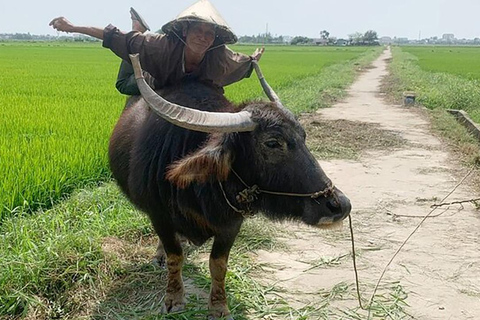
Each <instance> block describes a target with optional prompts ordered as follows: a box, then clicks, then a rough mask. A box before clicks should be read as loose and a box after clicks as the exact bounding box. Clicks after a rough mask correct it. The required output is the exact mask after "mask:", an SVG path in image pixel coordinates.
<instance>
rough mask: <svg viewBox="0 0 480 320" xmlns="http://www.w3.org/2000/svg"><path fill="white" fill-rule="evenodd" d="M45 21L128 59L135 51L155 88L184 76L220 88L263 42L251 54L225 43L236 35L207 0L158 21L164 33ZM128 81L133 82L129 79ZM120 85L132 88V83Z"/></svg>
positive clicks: (242, 70) (243, 73)
mask: <svg viewBox="0 0 480 320" xmlns="http://www.w3.org/2000/svg"><path fill="white" fill-rule="evenodd" d="M133 12H134V14H133V15H132V16H133V17H134V18H137V19H138V18H139V15H138V14H136V12H135V11H133ZM141 21H143V19H141ZM50 25H51V26H52V27H53V28H54V29H56V30H59V31H65V32H76V33H82V34H85V35H89V36H92V37H95V38H98V39H101V40H103V46H104V47H106V48H110V49H111V50H112V51H113V52H114V53H115V54H116V55H118V56H119V57H120V58H122V59H123V60H124V61H129V57H128V55H129V54H130V53H139V55H140V61H141V62H142V67H143V68H144V70H145V71H147V72H148V74H149V75H148V76H147V78H148V79H147V82H148V83H149V85H150V86H151V87H153V88H154V89H161V88H164V87H168V86H173V85H176V84H179V83H181V82H183V81H186V80H197V81H201V82H209V83H211V84H212V85H214V86H215V87H217V88H219V89H221V88H223V87H224V86H227V85H229V84H232V83H234V82H237V81H240V80H242V79H243V78H247V77H249V76H250V74H251V72H252V61H253V60H256V61H258V60H260V58H261V56H262V54H263V48H262V49H257V50H255V52H254V53H253V54H252V55H251V56H248V55H245V54H242V53H238V52H234V51H232V50H231V49H230V48H228V47H227V44H233V43H235V42H237V37H236V36H235V34H234V33H233V32H232V30H231V29H230V27H229V26H228V25H227V23H226V22H225V20H224V19H223V18H222V17H221V15H220V14H219V13H218V11H217V10H216V9H215V8H214V7H213V5H212V4H211V3H210V2H209V1H208V0H200V1H198V2H196V3H195V4H193V5H192V6H190V7H189V8H187V9H186V10H184V11H183V12H182V13H180V14H179V15H178V16H177V18H176V19H174V20H172V21H170V22H168V23H166V24H165V25H164V26H163V27H162V31H163V32H164V33H165V34H145V33H142V32H141V31H136V30H133V31H131V32H128V33H124V32H122V31H120V30H119V29H118V28H116V27H114V26H113V25H108V26H107V27H105V28H104V29H101V28H97V27H87V26H77V25H74V24H72V23H71V22H70V21H68V20H67V19H66V18H64V17H58V18H55V19H53V20H52V21H51V22H50ZM127 76H128V75H127ZM131 83H132V84H133V86H135V83H134V82H133V81H131ZM134 89H135V88H134ZM121 90H123V93H127V94H131V93H132V87H131V86H130V87H128V86H127V88H126V89H121ZM133 92H134V93H135V92H136V91H135V90H133Z"/></svg>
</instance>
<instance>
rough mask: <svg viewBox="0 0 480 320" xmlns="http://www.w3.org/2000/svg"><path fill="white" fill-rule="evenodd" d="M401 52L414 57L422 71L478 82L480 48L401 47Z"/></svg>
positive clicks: (479, 77) (479, 78) (479, 76)
mask: <svg viewBox="0 0 480 320" xmlns="http://www.w3.org/2000/svg"><path fill="white" fill-rule="evenodd" d="M402 51H404V52H408V53H411V54H413V55H414V56H416V57H417V58H418V61H417V63H418V65H419V66H420V67H421V68H422V70H425V71H429V72H445V73H449V74H453V75H457V76H461V77H464V78H467V79H476V80H480V47H452V46H450V47H433V46H426V47H402Z"/></svg>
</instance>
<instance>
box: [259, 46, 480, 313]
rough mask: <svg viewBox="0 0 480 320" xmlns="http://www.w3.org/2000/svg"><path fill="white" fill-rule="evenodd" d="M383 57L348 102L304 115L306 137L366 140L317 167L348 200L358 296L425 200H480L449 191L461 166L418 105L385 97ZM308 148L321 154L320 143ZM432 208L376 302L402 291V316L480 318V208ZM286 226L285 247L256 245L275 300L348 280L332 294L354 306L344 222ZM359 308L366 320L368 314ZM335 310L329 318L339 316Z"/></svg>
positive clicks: (306, 296) (303, 296) (294, 300)
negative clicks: (334, 226) (337, 227)
mask: <svg viewBox="0 0 480 320" xmlns="http://www.w3.org/2000/svg"><path fill="white" fill-rule="evenodd" d="M388 59H391V54H390V52H389V51H385V52H384V53H383V54H382V56H381V57H380V58H379V59H378V60H376V61H375V62H374V63H373V67H372V68H370V69H368V70H366V72H365V73H363V74H362V75H361V76H360V77H359V79H358V80H357V81H356V82H355V83H354V84H353V85H352V87H351V88H350V89H349V96H348V98H347V99H346V100H345V101H343V102H341V103H338V104H336V105H335V106H333V107H332V108H328V109H321V110H319V111H318V112H317V114H315V115H313V116H312V115H309V118H308V120H306V119H304V120H303V121H304V123H305V124H306V126H307V131H308V133H309V134H310V135H311V136H312V135H313V136H314V135H322V134H324V135H332V134H334V133H335V134H337V135H340V136H341V139H340V138H339V139H336V140H335V141H336V143H335V144H336V145H337V146H342V145H344V144H345V143H347V144H349V145H350V146H351V148H350V149H352V148H353V149H355V146H356V145H358V144H359V141H360V142H362V143H363V146H364V148H363V150H359V151H358V153H355V154H354V155H352V156H350V157H347V158H348V159H347V160H345V159H342V160H338V159H333V160H332V159H323V160H320V164H321V165H322V167H323V168H324V170H325V172H326V173H327V175H329V177H330V178H331V179H332V180H333V181H334V183H335V184H336V185H337V187H339V188H340V189H342V190H343V191H344V192H345V193H346V194H347V196H349V198H350V199H351V202H352V206H353V210H352V213H351V216H352V219H353V227H354V232H355V240H356V241H355V243H356V247H357V263H358V271H359V277H360V284H361V285H360V287H361V291H362V295H363V298H364V299H365V302H366V301H367V300H368V299H370V298H371V295H372V293H373V289H374V287H375V284H376V283H377V281H378V279H379V277H380V274H381V273H382V271H383V270H384V269H385V267H386V265H387V263H388V261H389V260H390V259H391V258H392V256H393V255H394V254H395V252H396V251H397V250H398V248H399V247H400V246H401V245H402V243H403V242H404V240H405V239H406V238H407V237H408V236H409V235H410V234H411V233H412V231H413V230H414V229H415V228H416V226H417V225H418V224H419V223H420V221H421V220H422V218H421V217H423V216H425V215H427V214H429V213H430V212H431V211H432V208H431V205H432V204H435V203H440V201H441V200H442V199H444V198H445V197H446V196H447V195H448V194H449V193H450V192H452V191H453V190H455V191H454V192H453V193H452V194H451V195H450V196H449V197H448V198H447V199H446V200H445V201H446V202H451V201H456V200H466V199H472V198H477V197H478V194H477V192H476V191H475V190H474V189H473V187H472V186H471V185H469V183H468V179H469V178H467V179H466V180H465V182H464V183H462V184H461V185H459V186H458V188H456V189H455V187H456V186H457V185H458V184H459V182H460V180H461V179H462V177H463V176H464V175H465V174H466V173H467V172H468V168H465V167H462V164H461V163H460V161H459V158H458V157H457V156H456V155H455V154H452V153H450V152H449V151H448V149H447V148H446V147H445V146H444V145H443V143H442V141H441V139H439V138H438V137H436V136H435V135H434V134H433V133H432V132H431V128H430V124H429V120H428V117H426V116H425V115H424V114H423V113H422V112H421V111H419V110H418V108H416V107H405V106H402V105H394V104H392V103H391V102H389V101H387V100H386V99H385V94H384V93H382V92H381V81H382V78H383V77H385V76H386V75H387V63H388ZM349 128H350V129H349ZM352 128H353V130H352ZM375 130H376V131H375ZM342 131H343V132H344V134H343V135H342V133H341V132H342ZM322 132H323V133H322ZM365 145H367V148H366V149H365ZM382 146H383V147H382ZM313 149H314V152H316V154H318V155H320V156H321V154H322V152H321V151H322V146H318V145H317V146H314V147H313ZM360 149H361V148H360ZM340 152H341V150H340ZM438 214H441V215H440V216H437V217H433V218H428V219H426V221H425V222H424V223H423V224H422V226H421V227H420V228H419V229H418V231H416V232H415V233H414V235H413V236H412V237H411V238H410V240H409V241H408V242H407V243H406V245H405V246H404V247H403V249H402V250H401V251H400V253H399V254H398V256H396V258H395V259H394V260H393V262H392V264H391V265H390V266H389V267H388V268H387V270H386V273H385V276H384V278H383V280H382V282H381V283H380V287H379V290H378V294H379V297H376V299H380V297H381V294H382V293H385V294H386V295H387V296H388V297H387V298H388V299H391V300H395V299H396V298H398V297H397V296H396V294H398V295H404V298H399V300H398V301H399V302H398V303H399V304H400V303H402V304H403V302H405V303H406V304H407V305H404V306H403V308H404V310H405V313H404V314H405V316H404V317H401V318H413V319H425V320H427V319H428V320H433V319H456V320H460V319H480V213H479V212H478V211H477V209H476V208H475V206H474V205H472V204H471V203H466V204H463V205H450V206H443V207H439V208H438V209H436V210H435V212H433V215H438ZM419 217H420V218H419ZM285 227H286V228H288V229H289V230H295V234H296V237H295V238H291V237H288V236H286V238H284V239H283V240H284V242H285V243H287V244H288V246H289V249H288V250H287V252H278V251H277V252H268V251H260V252H259V253H258V255H257V256H256V259H257V261H258V263H262V264H264V265H265V267H264V268H265V270H266V271H268V272H266V274H267V276H265V274H264V275H263V277H264V278H263V279H261V281H262V282H266V283H271V284H275V286H277V287H278V286H280V287H282V288H284V289H285V290H284V291H283V293H284V294H282V297H283V298H285V299H287V300H288V302H289V304H291V305H294V306H298V307H302V306H305V305H311V304H312V302H313V301H317V300H318V297H319V296H322V295H323V296H325V295H331V294H332V292H334V291H335V290H336V289H335V288H337V289H338V286H339V285H341V284H345V285H346V286H347V287H348V288H349V289H348V290H347V291H345V292H346V294H348V295H349V298H348V299H338V300H339V301H338V302H337V308H338V309H341V308H354V307H355V306H356V305H357V306H358V302H356V301H355V300H354V298H353V296H354V290H353V288H354V272H353V267H352V261H351V256H350V254H351V242H350V235H349V231H348V230H347V229H348V228H347V227H346V226H345V227H344V228H343V230H341V231H336V232H333V231H329V232H327V233H326V232H324V231H321V230H316V229H312V228H307V227H303V226H300V225H298V224H291V225H288V224H287V225H286V226H285ZM289 234H290V233H289ZM287 237H288V238H287ZM395 288H396V289H395ZM399 288H400V289H399ZM337 291H338V290H337ZM403 299H404V300H403ZM357 312H358V314H360V315H361V316H362V317H361V318H366V315H367V312H366V311H362V310H357ZM333 314H334V312H333ZM333 314H332V316H331V317H329V319H337V318H339V317H337V316H334V315H333ZM372 316H373V314H372ZM345 317H346V318H345ZM384 318H386V317H384ZM391 318H393V319H397V317H395V316H391ZM344 319H350V317H348V316H345V315H344ZM375 319H378V317H375Z"/></svg>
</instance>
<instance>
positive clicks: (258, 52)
mask: <svg viewBox="0 0 480 320" xmlns="http://www.w3.org/2000/svg"><path fill="white" fill-rule="evenodd" d="M264 51H265V47H262V48H261V49H260V48H257V49H256V50H255V52H254V53H253V54H252V55H251V56H250V57H251V58H252V59H253V60H256V61H260V58H261V57H262V54H263V52H264Z"/></svg>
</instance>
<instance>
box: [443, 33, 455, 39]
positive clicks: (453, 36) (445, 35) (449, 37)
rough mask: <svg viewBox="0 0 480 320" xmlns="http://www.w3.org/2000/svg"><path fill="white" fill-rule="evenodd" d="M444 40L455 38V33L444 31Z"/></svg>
mask: <svg viewBox="0 0 480 320" xmlns="http://www.w3.org/2000/svg"><path fill="white" fill-rule="evenodd" d="M442 40H445V41H453V40H455V35H454V34H453V33H444V34H443V36H442Z"/></svg>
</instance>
